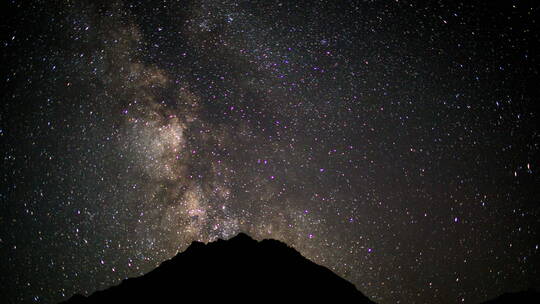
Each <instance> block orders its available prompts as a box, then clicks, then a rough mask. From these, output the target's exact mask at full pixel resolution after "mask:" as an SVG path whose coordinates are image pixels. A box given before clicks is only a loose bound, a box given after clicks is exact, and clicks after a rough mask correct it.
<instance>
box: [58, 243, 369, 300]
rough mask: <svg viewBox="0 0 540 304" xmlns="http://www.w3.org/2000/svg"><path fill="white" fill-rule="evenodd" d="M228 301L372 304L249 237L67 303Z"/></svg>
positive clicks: (289, 251)
mask: <svg viewBox="0 0 540 304" xmlns="http://www.w3.org/2000/svg"><path fill="white" fill-rule="evenodd" d="M191 300H197V301H198V302H209V301H213V300H220V301H222V300H228V301H233V302H234V303H238V302H244V303H247V302H250V303H251V302H261V301H263V302H266V301H285V302H290V301H293V300H297V301H302V302H303V303H304V302H307V301H315V300H317V301H318V302H320V301H325V302H330V301H331V302H334V303H345V302H351V303H373V302H372V301H370V300H369V299H368V298H367V297H365V296H364V295H363V294H362V293H361V292H359V291H358V290H357V289H356V287H355V286H354V285H353V284H351V283H349V282H348V281H346V280H344V279H342V278H340V277H339V276H337V275H336V274H334V273H333V272H332V271H330V270H329V269H327V268H325V267H322V266H320V265H317V264H315V263H313V262H311V261H309V260H307V259H306V258H304V257H303V256H302V255H300V253H298V252H297V251H296V250H294V249H293V248H290V247H288V246H287V245H286V244H284V243H282V242H279V241H276V240H263V241H260V242H259V241H256V240H253V239H252V238H250V237H249V236H247V235H245V234H242V233H241V234H239V235H237V236H236V237H234V238H232V239H230V240H227V241H223V240H218V241H216V242H213V243H209V244H203V243H199V242H193V243H192V244H191V245H190V246H189V248H188V249H186V251H184V252H182V253H179V254H178V255H176V256H175V257H174V258H172V259H171V260H168V261H165V262H163V263H162V264H161V265H160V266H159V267H158V268H156V269H155V270H153V271H151V272H149V273H148V274H146V275H144V276H141V277H138V278H132V279H127V280H124V281H123V282H122V283H121V284H120V285H118V286H115V287H111V288H109V289H107V290H104V291H98V292H96V293H94V294H92V295H90V296H89V297H83V296H80V295H76V296H74V297H72V298H71V299H69V300H68V301H66V302H64V303H69V304H76V303H113V302H115V303H118V302H122V303H188V302H190V301H191Z"/></svg>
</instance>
